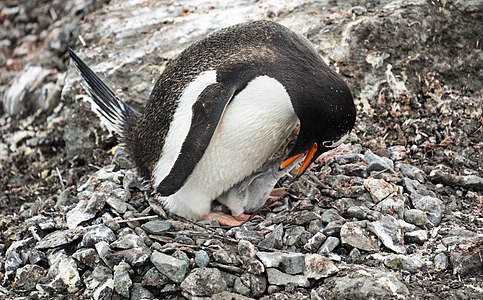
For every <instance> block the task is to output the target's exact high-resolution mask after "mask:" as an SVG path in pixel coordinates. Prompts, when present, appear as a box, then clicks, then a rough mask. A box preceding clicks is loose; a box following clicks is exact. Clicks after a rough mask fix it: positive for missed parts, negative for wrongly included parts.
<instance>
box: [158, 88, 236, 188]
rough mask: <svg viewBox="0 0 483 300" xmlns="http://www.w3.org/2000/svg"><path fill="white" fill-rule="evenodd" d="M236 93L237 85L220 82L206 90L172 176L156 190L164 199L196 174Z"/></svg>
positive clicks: (198, 103)
mask: <svg viewBox="0 0 483 300" xmlns="http://www.w3.org/2000/svg"><path fill="white" fill-rule="evenodd" d="M236 90H237V86H236V85H235V84H224V83H220V82H217V83H213V84H211V85H209V86H207V87H206V88H205V89H204V90H203V92H202V93H201V94H200V95H199V97H198V99H197V101H196V102H195V104H194V105H193V108H192V110H193V116H192V120H191V128H190V130H189V132H188V135H187V136H186V139H185V140H184V143H183V145H182V147H181V153H180V154H179V156H178V158H177V160H176V162H175V164H174V166H173V168H172V169H171V171H170V173H169V174H168V175H167V176H166V177H165V178H164V179H163V180H162V181H161V183H160V184H159V185H158V186H157V191H158V192H159V193H160V194H161V196H169V195H172V194H174V193H176V192H177V191H178V190H179V189H180V188H181V187H182V186H183V184H184V183H185V181H186V180H187V179H188V177H189V175H190V174H191V173H192V172H193V169H194V168H195V167H196V165H197V163H198V162H199V161H200V159H201V157H202V156H203V154H204V153H205V150H206V148H207V147H208V145H209V143H210V141H211V138H212V136H213V133H214V132H215V130H216V128H217V126H218V123H219V122H220V120H221V118H222V116H223V112H224V111H225V109H226V107H227V105H228V104H229V103H230V100H231V99H232V98H233V95H234V94H235V92H236Z"/></svg>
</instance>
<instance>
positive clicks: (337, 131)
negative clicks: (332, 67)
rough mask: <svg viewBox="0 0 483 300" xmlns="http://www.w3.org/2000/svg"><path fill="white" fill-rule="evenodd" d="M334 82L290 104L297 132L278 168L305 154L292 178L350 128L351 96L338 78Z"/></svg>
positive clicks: (352, 114)
mask: <svg viewBox="0 0 483 300" xmlns="http://www.w3.org/2000/svg"><path fill="white" fill-rule="evenodd" d="M336 83H337V84H336V85H335V86H334V85H332V86H329V87H327V86H324V87H322V88H321V89H320V90H319V91H321V92H316V93H307V94H306V95H302V97H304V99H301V100H300V98H299V100H295V101H293V104H294V109H295V113H296V114H297V117H298V118H299V121H300V131H299V134H298V136H297V139H296V141H295V143H294V144H293V147H292V148H291V151H290V153H289V155H288V159H287V160H285V161H284V162H283V163H282V164H281V165H280V167H281V168H282V169H284V168H285V167H286V166H288V165H289V164H290V163H291V162H293V161H294V160H295V159H297V158H299V157H300V156H302V155H305V159H304V160H303V162H302V164H301V166H300V169H299V171H298V173H297V175H296V177H300V176H301V175H302V174H303V173H304V172H305V171H306V170H307V168H308V167H309V166H310V164H311V163H312V162H314V161H315V159H317V158H318V157H319V156H320V155H321V154H322V153H324V152H327V151H329V150H331V149H334V148H336V147H337V146H339V145H340V144H342V143H343V142H344V141H345V140H346V139H347V137H348V136H349V134H350V132H351V130H352V128H353V127H354V123H355V118H356V109H355V105H354V100H353V98H352V94H351V92H350V90H349V87H348V86H347V85H346V84H345V83H344V82H343V81H342V79H340V80H338V81H337V82H336ZM301 104H303V105H301Z"/></svg>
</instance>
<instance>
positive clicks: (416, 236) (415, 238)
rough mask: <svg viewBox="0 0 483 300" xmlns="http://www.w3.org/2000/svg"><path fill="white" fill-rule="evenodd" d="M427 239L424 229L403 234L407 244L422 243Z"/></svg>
mask: <svg viewBox="0 0 483 300" xmlns="http://www.w3.org/2000/svg"><path fill="white" fill-rule="evenodd" d="M427 240H428V232H427V231H426V230H415V231H411V232H406V233H405V234H404V241H405V242H406V243H409V244H418V245H422V244H424V242H426V241H427Z"/></svg>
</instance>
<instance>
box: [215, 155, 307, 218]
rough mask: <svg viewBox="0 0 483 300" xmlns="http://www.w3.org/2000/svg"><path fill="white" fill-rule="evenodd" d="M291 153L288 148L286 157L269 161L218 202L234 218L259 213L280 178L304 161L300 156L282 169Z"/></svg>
mask: <svg viewBox="0 0 483 300" xmlns="http://www.w3.org/2000/svg"><path fill="white" fill-rule="evenodd" d="M287 150H288V151H287ZM289 151H290V147H287V148H286V149H285V154H284V155H282V156H280V157H277V158H271V159H269V160H268V161H267V162H266V163H265V164H264V165H263V166H262V167H261V168H260V169H258V170H257V171H256V172H255V173H253V174H252V175H250V176H248V177H247V178H245V179H244V180H243V181H242V182H240V183H238V184H237V185H235V186H233V187H232V188H231V189H230V190H228V191H227V192H225V193H223V194H222V195H221V196H220V197H218V199H217V200H218V202H220V203H221V204H223V205H225V206H226V207H228V208H229V209H230V211H231V214H232V215H233V216H239V215H241V214H243V213H255V212H257V211H258V210H259V209H260V208H262V207H263V205H264V204H265V202H266V200H267V198H268V196H269V195H270V192H271V191H272V189H273V188H274V187H275V184H277V182H278V181H279V180H280V178H282V177H283V176H285V175H287V174H288V173H289V172H290V171H291V170H292V169H293V168H294V167H295V166H296V165H297V164H298V163H300V162H301V161H302V159H303V156H299V157H298V158H297V159H296V160H294V161H292V162H290V164H289V165H287V166H286V167H285V168H280V165H281V164H282V162H283V161H284V160H285V159H286V158H287V155H288V153H289Z"/></svg>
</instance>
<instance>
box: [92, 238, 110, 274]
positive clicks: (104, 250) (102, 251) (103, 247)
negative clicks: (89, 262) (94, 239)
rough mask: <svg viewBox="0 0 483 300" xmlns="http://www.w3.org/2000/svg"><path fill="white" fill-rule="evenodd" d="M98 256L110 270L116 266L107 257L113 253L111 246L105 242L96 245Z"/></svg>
mask: <svg viewBox="0 0 483 300" xmlns="http://www.w3.org/2000/svg"><path fill="white" fill-rule="evenodd" d="M95 248H96V251H97V254H99V257H100V258H101V259H102V261H103V262H104V263H105V264H106V265H107V266H108V267H110V268H112V267H113V266H114V264H112V263H111V262H110V261H109V260H108V259H107V255H108V254H109V252H111V247H109V244H108V243H107V242H105V241H100V242H98V243H96V245H95Z"/></svg>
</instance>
